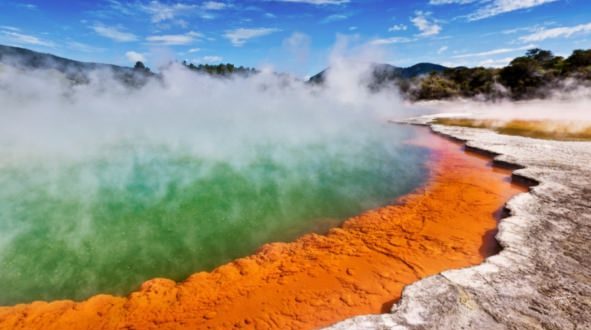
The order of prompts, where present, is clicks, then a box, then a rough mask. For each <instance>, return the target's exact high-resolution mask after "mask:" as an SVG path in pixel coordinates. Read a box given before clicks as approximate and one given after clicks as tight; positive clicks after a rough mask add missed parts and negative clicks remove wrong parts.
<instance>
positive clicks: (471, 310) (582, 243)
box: [330, 118, 591, 330]
mask: <svg viewBox="0 0 591 330" xmlns="http://www.w3.org/2000/svg"><path fill="white" fill-rule="evenodd" d="M412 122H413V123H419V124H421V123H422V124H427V123H428V122H429V119H427V118H419V119H418V120H413V121H412ZM432 129H433V130H434V131H435V132H438V133H441V134H444V135H447V136H450V137H453V138H456V139H459V140H463V141H467V146H468V147H469V148H471V149H475V150H480V151H482V152H487V153H490V154H492V155H496V157H495V158H494V160H495V162H497V163H499V164H503V165H512V166H517V167H520V168H521V169H519V170H516V171H515V172H514V174H513V176H514V178H516V179H520V180H523V181H528V182H535V183H537V186H535V187H534V188H533V189H532V190H531V191H530V192H529V193H527V194H520V195H517V196H516V197H514V198H512V199H511V200H510V201H509V203H508V204H507V208H508V210H509V211H510V214H511V216H510V217H508V218H506V219H504V220H502V221H501V223H500V225H499V233H498V234H497V236H496V237H497V240H498V241H499V242H500V244H501V246H502V251H501V252H500V253H499V254H498V255H495V256H492V257H490V258H488V259H486V261H485V262H484V263H483V264H481V265H478V266H476V267H470V268H464V269H459V270H450V271H445V272H442V273H440V274H438V275H435V276H431V277H428V278H425V279H423V280H420V281H418V282H416V283H414V284H412V285H409V286H407V287H406V288H405V289H404V292H403V296H402V298H401V299H400V301H399V302H398V303H397V304H396V305H395V306H393V308H392V309H391V311H390V312H389V313H386V314H382V315H368V316H359V317H355V318H352V319H349V320H346V321H343V322H341V323H338V324H336V325H334V326H333V327H331V328H330V329H333V330H337V329H398V330H402V329H556V330H558V329H560V330H566V329H573V330H577V329H578V330H582V329H591V143H589V142H559V141H549V140H538V139H531V138H524V137H517V136H506V135H500V134H496V133H493V132H491V131H489V130H486V129H474V128H460V127H449V126H439V125H434V126H432Z"/></svg>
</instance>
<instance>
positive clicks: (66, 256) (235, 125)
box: [0, 67, 426, 305]
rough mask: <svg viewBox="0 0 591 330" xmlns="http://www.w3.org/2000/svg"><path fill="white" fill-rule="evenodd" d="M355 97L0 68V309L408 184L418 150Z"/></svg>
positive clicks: (201, 255) (225, 255)
mask: <svg viewBox="0 0 591 330" xmlns="http://www.w3.org/2000/svg"><path fill="white" fill-rule="evenodd" d="M342 78H344V77H342ZM352 81H354V80H352ZM364 93H366V92H365V91H362V90H361V89H360V88H357V86H356V85H355V84H351V85H350V86H347V85H346V84H343V83H342V82H339V83H338V84H335V85H334V86H333V87H331V85H330V84H329V87H327V88H326V89H314V88H311V87H309V86H305V85H304V84H303V83H301V82H297V81H292V80H288V79H286V78H279V77H276V76H274V75H272V74H261V75H258V76H256V77H252V78H248V79H246V78H236V79H212V78H208V77H204V76H200V75H196V74H195V73H191V72H186V71H185V70H183V69H181V68H178V67H172V68H170V69H168V70H167V71H165V72H164V74H163V80H162V81H154V82H151V83H149V84H148V85H147V86H145V87H143V88H141V89H139V90H132V89H128V88H126V87H124V86H122V85H120V84H119V83H117V82H116V81H114V80H112V79H110V78H109V75H108V73H106V72H96V73H94V74H93V79H92V82H91V83H90V84H88V85H83V86H70V84H69V82H68V81H66V80H65V79H64V78H63V76H61V74H58V73H56V72H53V71H36V72H18V71H15V70H13V69H11V68H10V67H0V155H1V157H0V305H9V304H14V303H19V302H28V301H32V300H36V299H44V300H49V299H59V298H69V299H83V298H87V297H89V296H90V295H93V294H96V293H114V294H122V295H123V294H127V293H129V292H130V291H131V290H134V289H136V288H137V287H138V286H139V284H141V282H142V281H145V280H148V279H150V278H154V277H167V278H172V279H175V280H182V279H184V278H185V277H187V276H188V275H190V274H191V273H194V272H196V271H200V270H210V269H212V268H213V267H215V266H218V265H220V264H222V263H224V262H227V261H229V260H231V259H233V258H236V257H241V256H246V255H248V254H250V253H252V252H253V251H255V250H256V249H257V248H258V247H260V246H261V245H262V244H263V243H266V242H272V241H286V240H293V239H294V238H296V237H298V236H299V235H301V234H303V233H306V232H310V231H318V230H325V229H326V228H328V227H329V226H334V225H336V224H338V223H339V221H340V220H343V219H344V218H346V217H348V216H352V215H355V214H358V213H359V212H362V211H363V210H366V209H369V208H373V207H376V206H379V205H383V204H385V203H389V202H392V201H393V200H394V199H395V198H396V197H398V196H400V195H402V194H405V193H407V192H409V191H411V190H412V189H414V188H415V187H416V186H417V185H418V184H420V183H421V182H422V180H423V177H424V170H423V166H422V164H423V162H424V160H425V156H426V155H425V151H424V150H421V149H417V148H415V147H411V146H408V145H405V144H403V141H404V140H406V139H408V138H410V137H411V136H412V131H411V130H410V129H409V128H402V127H398V126H393V125H388V124H385V120H384V119H385V118H386V117H388V116H392V115H394V114H396V113H397V111H400V109H401V107H400V105H399V103H398V102H397V101H396V99H395V98H393V97H391V96H386V95H372V96H371V97H370V96H369V95H365V94H364ZM388 95H392V94H391V93H390V94H388ZM352 96H355V97H352Z"/></svg>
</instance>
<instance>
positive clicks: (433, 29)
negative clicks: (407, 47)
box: [410, 11, 441, 37]
mask: <svg viewBox="0 0 591 330" xmlns="http://www.w3.org/2000/svg"><path fill="white" fill-rule="evenodd" d="M415 15H416V16H415V17H413V18H411V20H410V21H411V22H412V24H414V26H416V27H417V29H419V31H421V33H420V34H419V35H420V36H423V37H426V36H434V35H437V34H439V32H441V26H440V25H439V24H437V23H436V22H435V21H430V20H429V18H428V16H429V13H425V12H422V11H417V12H415Z"/></svg>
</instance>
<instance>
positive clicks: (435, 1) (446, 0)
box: [429, 0, 476, 5]
mask: <svg viewBox="0 0 591 330" xmlns="http://www.w3.org/2000/svg"><path fill="white" fill-rule="evenodd" d="M475 1H476V0H430V1H429V4H430V5H449V4H452V3H457V4H460V5H464V4H467V3H472V2H475Z"/></svg>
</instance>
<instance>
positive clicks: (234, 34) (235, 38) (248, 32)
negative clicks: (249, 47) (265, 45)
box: [224, 28, 280, 47]
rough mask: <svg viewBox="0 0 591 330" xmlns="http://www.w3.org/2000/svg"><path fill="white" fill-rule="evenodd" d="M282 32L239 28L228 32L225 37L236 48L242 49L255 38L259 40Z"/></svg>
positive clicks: (270, 29) (273, 29) (269, 29)
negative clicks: (241, 47)
mask: <svg viewBox="0 0 591 330" xmlns="http://www.w3.org/2000/svg"><path fill="white" fill-rule="evenodd" d="M278 31H280V30H279V29H275V28H254V29H245V28H239V29H235V30H229V31H226V33H225V34H224V37H225V38H226V39H228V40H230V42H231V43H232V45H234V46H236V47H240V46H242V45H244V44H245V43H246V42H247V41H248V40H250V39H253V38H259V37H263V36H266V35H268V34H271V33H275V32H278Z"/></svg>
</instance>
